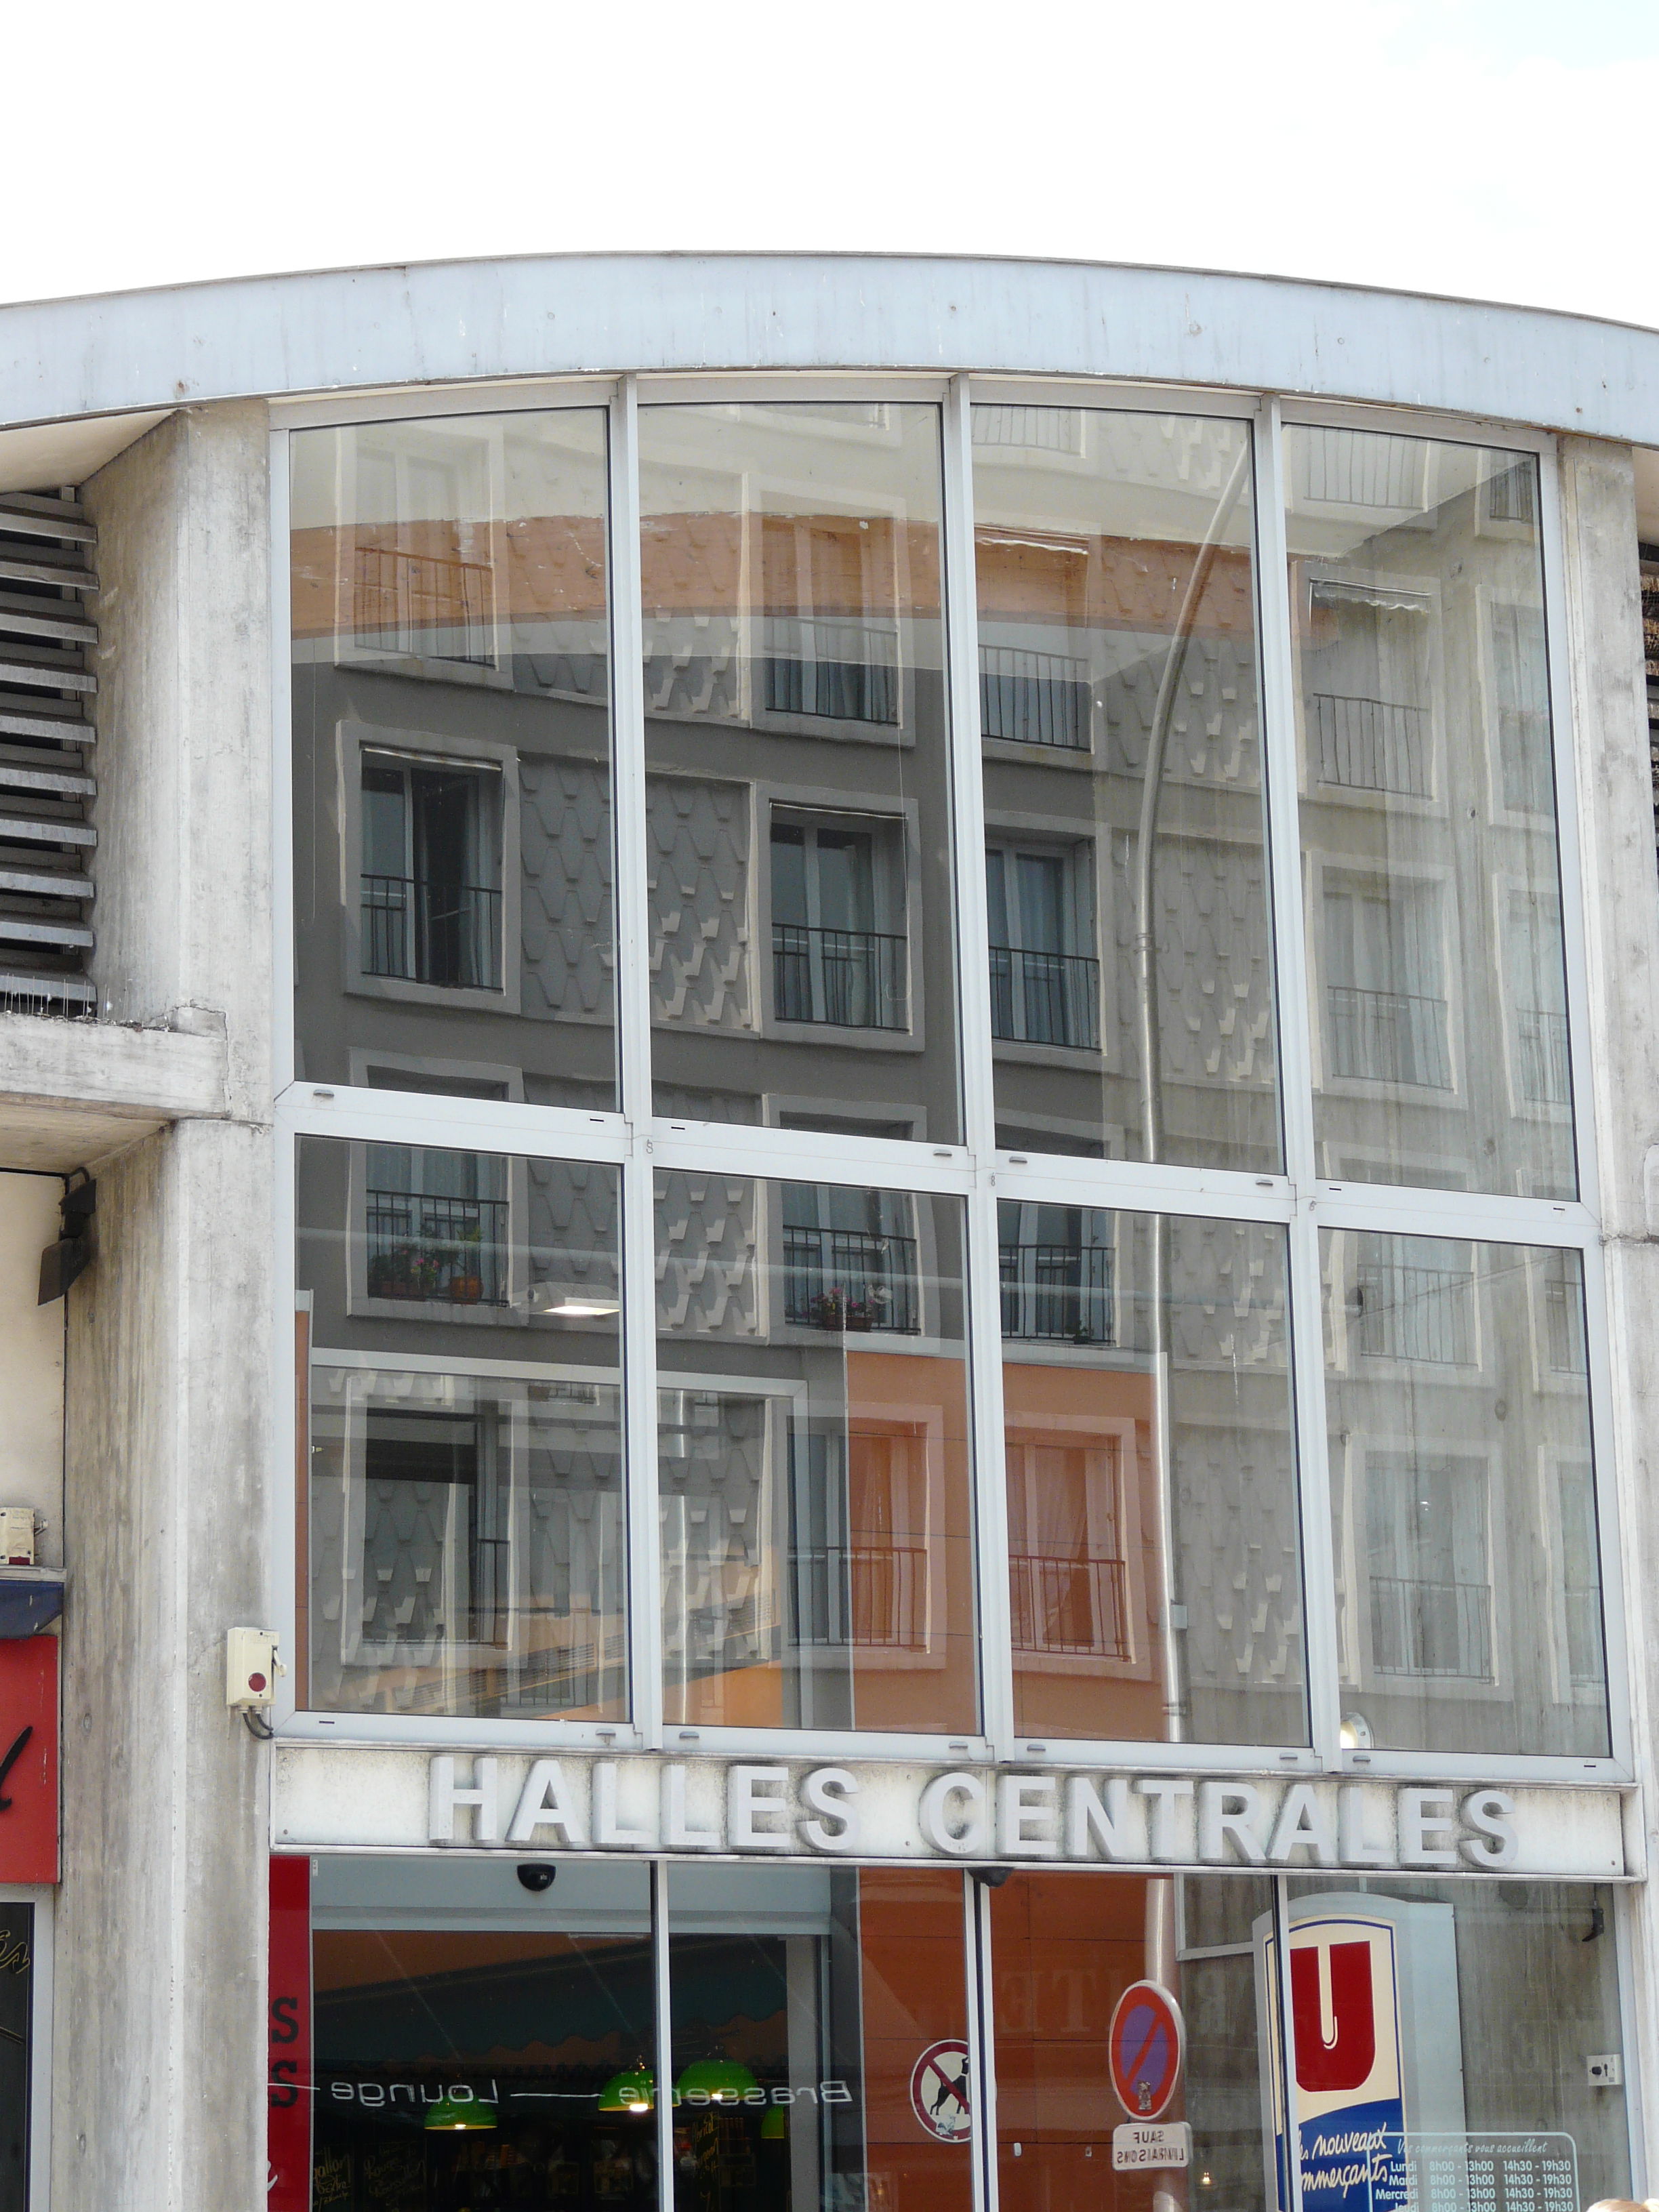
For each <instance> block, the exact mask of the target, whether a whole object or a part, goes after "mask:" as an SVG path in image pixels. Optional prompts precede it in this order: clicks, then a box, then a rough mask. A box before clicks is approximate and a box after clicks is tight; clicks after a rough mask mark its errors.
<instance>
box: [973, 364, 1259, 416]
mask: <svg viewBox="0 0 1659 2212" xmlns="http://www.w3.org/2000/svg"><path fill="white" fill-rule="evenodd" d="M972 375H973V392H974V397H975V398H976V399H980V400H983V401H985V402H987V404H990V405H992V406H996V405H999V404H1000V405H1005V406H1011V407H1066V408H1078V409H1094V410H1097V411H1107V412H1109V413H1112V414H1130V415H1135V414H1145V415H1190V416H1202V417H1203V418H1204V419H1205V420H1206V422H1225V421H1228V420H1230V419H1237V418H1238V417H1240V416H1243V417H1244V418H1246V419H1248V418H1249V417H1250V416H1254V415H1255V411H1256V410H1257V408H1258V407H1259V406H1260V405H1261V400H1260V398H1259V397H1258V395H1257V394H1256V393H1255V392H1245V391H1240V390H1239V389H1238V387H1237V386H1231V387H1229V386H1215V387H1213V388H1207V387H1200V386H1194V385H1190V384H1157V383H1152V382H1149V381H1147V380H1144V379H1136V378H1133V377H1131V378H1126V379H1125V380H1123V381H1122V382H1121V383H1119V382H1115V381H1114V380H1111V379H1109V378H1103V377H1086V376H1048V377H1045V376H1032V375H1029V374H1018V373H1006V372H1004V371H1002V370H982V369H975V371H973V372H972Z"/></svg>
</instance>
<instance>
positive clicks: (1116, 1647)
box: [1008, 1552, 1129, 1659]
mask: <svg viewBox="0 0 1659 2212" xmlns="http://www.w3.org/2000/svg"><path fill="white" fill-rule="evenodd" d="M1008 1568H1009V1581H1010V1591H1011V1595H1012V1606H1013V1632H1014V1649H1015V1650H1016V1651H1033V1652H1036V1651H1064V1652H1069V1653H1073V1654H1075V1655H1077V1656H1089V1657H1092V1658H1097V1659H1127V1657H1128V1656H1129V1606H1128V1571H1127V1567H1126V1566H1125V1564H1124V1562H1123V1561H1122V1560H1121V1559H1042V1558H1037V1557H1035V1556H1033V1555H1030V1554H1027V1553H1018V1552H1016V1553H1014V1555H1013V1556H1012V1559H1010V1560H1009V1562H1008Z"/></svg>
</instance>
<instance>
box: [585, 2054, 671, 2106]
mask: <svg viewBox="0 0 1659 2212" xmlns="http://www.w3.org/2000/svg"><path fill="white" fill-rule="evenodd" d="M656 2101H657V2082H656V2077H655V2075H653V2074H652V2073H651V2071H650V2069H648V2068H647V2067H646V2066H645V2065H644V2064H643V2063H641V2064H640V2065H637V2066H627V2067H624V2068H623V2070H622V2072H621V2073H620V2074H613V2075H611V2079H610V2080H609V2081H607V2082H606V2083H605V2087H604V2088H603V2089H601V2090H600V2092H599V2111H600V2112H649V2111H650V2110H651V2108H652V2106H653V2105H654V2104H655V2103H656Z"/></svg>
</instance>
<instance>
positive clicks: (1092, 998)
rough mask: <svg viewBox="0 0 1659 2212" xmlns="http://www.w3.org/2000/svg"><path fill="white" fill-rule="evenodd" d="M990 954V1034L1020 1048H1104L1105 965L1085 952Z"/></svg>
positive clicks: (1004, 950)
mask: <svg viewBox="0 0 1659 2212" xmlns="http://www.w3.org/2000/svg"><path fill="white" fill-rule="evenodd" d="M990 951H991V1034H992V1036H994V1037H999V1038H1001V1039H1003V1040H1005V1041H1006V1042H1011V1043H1016V1044H1060V1045H1071V1046H1073V1048H1075V1049H1076V1050H1078V1051H1080V1052H1097V1051H1098V1050H1099V1049H1100V963H1099V961H1098V960H1091V959H1090V958H1089V957H1087V956H1086V955H1085V954H1083V953H1080V952H1029V951H1025V950H1024V948H1022V947H1021V946H1018V945H992V947H991V948H990Z"/></svg>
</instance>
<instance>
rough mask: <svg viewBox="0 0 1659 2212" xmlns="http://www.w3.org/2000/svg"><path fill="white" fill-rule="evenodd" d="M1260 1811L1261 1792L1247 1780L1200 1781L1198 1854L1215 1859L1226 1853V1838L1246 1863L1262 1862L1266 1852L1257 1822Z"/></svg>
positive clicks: (1256, 1864)
mask: <svg viewBox="0 0 1659 2212" xmlns="http://www.w3.org/2000/svg"><path fill="white" fill-rule="evenodd" d="M1260 1814H1261V1791H1260V1790H1253V1789H1252V1788H1251V1786H1250V1784H1249V1783H1248V1782H1200V1784H1199V1785H1198V1856H1199V1857H1200V1858H1201V1859H1208V1860H1209V1861H1211V1862H1212V1863H1214V1862H1215V1861H1217V1860H1219V1859H1223V1858H1225V1857H1226V1840H1227V1838H1228V1837H1229V1836H1231V1838H1232V1840H1233V1848H1234V1850H1236V1851H1237V1854H1238V1857H1240V1858H1241V1859H1243V1861H1244V1863H1245V1864H1246V1865H1247V1866H1260V1865H1261V1862H1262V1860H1263V1859H1264V1858H1265V1857H1267V1854H1266V1852H1265V1851H1264V1850H1262V1848H1261V1837H1260V1836H1259V1835H1258V1834H1257V1832H1256V1829H1255V1821H1256V1820H1257V1819H1258V1817H1259V1816H1260Z"/></svg>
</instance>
